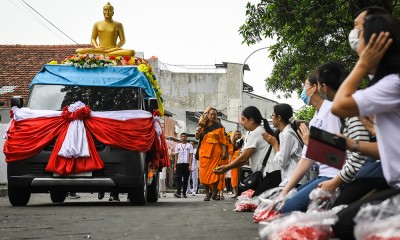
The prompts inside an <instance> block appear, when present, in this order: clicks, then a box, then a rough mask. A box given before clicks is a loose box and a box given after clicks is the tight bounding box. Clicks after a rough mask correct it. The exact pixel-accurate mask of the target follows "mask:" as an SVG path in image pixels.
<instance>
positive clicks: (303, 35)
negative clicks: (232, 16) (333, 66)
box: [239, 0, 400, 93]
mask: <svg viewBox="0 0 400 240" xmlns="http://www.w3.org/2000/svg"><path fill="white" fill-rule="evenodd" d="M366 6H381V7H383V8H385V9H387V10H388V11H389V12H393V14H396V13H399V12H400V7H399V3H398V1H395V0H368V1H365V0H336V1H328V0H261V2H260V3H258V4H254V5H253V4H251V3H247V6H246V8H247V10H246V16H247V19H246V21H245V23H244V24H243V25H242V26H241V27H240V29H239V33H240V34H241V35H242V36H243V39H244V40H243V43H246V44H248V45H252V44H255V43H257V42H260V41H261V40H262V39H266V38H273V39H275V40H276V43H275V44H273V45H272V46H271V47H270V49H269V56H268V57H269V58H271V59H272V60H273V61H274V63H275V65H274V69H273V71H272V74H271V76H269V77H268V78H266V79H265V81H266V88H267V90H269V91H272V92H277V91H278V90H279V91H282V92H284V93H291V92H293V91H294V90H298V89H299V88H300V86H301V83H302V82H304V80H305V79H306V78H307V77H308V75H309V74H310V72H311V71H313V70H314V69H315V68H316V67H317V66H319V65H321V64H323V63H325V62H327V61H341V62H343V63H344V64H345V65H346V66H347V67H348V68H349V69H350V68H352V67H353V65H354V63H355V61H356V59H357V56H356V54H355V53H354V52H353V51H351V49H350V46H349V44H348V33H349V32H350V30H351V29H352V28H353V21H354V17H355V16H356V14H357V13H358V11H359V10H360V9H362V8H364V7H366Z"/></svg>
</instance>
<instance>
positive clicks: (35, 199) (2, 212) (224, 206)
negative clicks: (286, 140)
mask: <svg viewBox="0 0 400 240" xmlns="http://www.w3.org/2000/svg"><path fill="white" fill-rule="evenodd" d="M78 194H79V193H78ZM79 195H81V198H80V199H78V200H72V199H67V200H66V201H65V202H64V203H63V204H53V203H51V200H50V196H49V195H48V194H32V197H31V200H30V202H29V203H28V206H26V207H12V206H11V205H10V203H9V202H8V198H7V197H2V198H0V239H85V238H91V239H113V240H115V239H146V240H147V239H190V240H192V239H210V240H213V239H220V240H224V239H259V237H258V225H257V224H255V223H253V221H252V213H249V212H240V213H238V212H233V211H232V210H233V208H234V202H235V201H234V200H232V199H225V200H221V201H213V200H211V201H210V202H204V201H203V198H204V194H200V195H197V196H195V197H193V196H188V198H187V199H183V198H182V199H177V198H174V197H173V196H172V193H168V194H167V197H166V198H161V199H160V200H159V202H157V203H148V204H146V205H145V206H139V207H138V206H130V205H129V203H128V202H126V195H121V202H109V201H108V197H107V195H106V197H105V198H104V199H103V200H98V199H97V193H95V194H86V193H85V194H79ZM228 196H229V195H228Z"/></svg>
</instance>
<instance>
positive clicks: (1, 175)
mask: <svg viewBox="0 0 400 240" xmlns="http://www.w3.org/2000/svg"><path fill="white" fill-rule="evenodd" d="M7 125H8V124H5V123H0V147H1V152H0V184H4V183H7V164H6V157H5V156H4V153H3V146H4V141H5V139H4V138H3V136H4V133H5V131H6V128H7Z"/></svg>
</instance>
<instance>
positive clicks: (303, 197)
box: [281, 176, 332, 213]
mask: <svg viewBox="0 0 400 240" xmlns="http://www.w3.org/2000/svg"><path fill="white" fill-rule="evenodd" d="M330 179H332V178H331V177H322V176H321V177H317V178H315V179H314V180H311V181H309V182H308V183H306V184H303V185H302V186H300V187H299V188H298V189H297V192H296V193H295V194H294V195H293V196H292V197H291V198H289V199H288V200H287V201H286V202H285V205H283V207H282V209H281V211H282V213H289V212H293V211H302V212H305V211H307V207H308V204H309V202H310V197H309V196H310V193H311V191H312V190H314V189H315V188H316V187H317V186H318V184H319V183H321V182H324V181H327V180H330Z"/></svg>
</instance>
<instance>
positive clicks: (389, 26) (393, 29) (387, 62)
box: [363, 14, 400, 85]
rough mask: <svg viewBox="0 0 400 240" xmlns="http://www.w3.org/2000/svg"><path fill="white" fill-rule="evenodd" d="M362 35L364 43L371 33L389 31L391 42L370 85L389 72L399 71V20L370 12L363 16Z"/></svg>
mask: <svg viewBox="0 0 400 240" xmlns="http://www.w3.org/2000/svg"><path fill="white" fill-rule="evenodd" d="M363 28H364V32H363V37H364V39H365V44H367V43H368V42H369V40H370V39H371V36H372V34H374V33H375V34H376V35H377V36H378V35H379V34H380V33H381V32H389V34H390V38H391V39H392V40H393V42H392V44H391V45H390V47H389V48H388V50H386V52H385V54H384V55H383V57H382V59H381V61H380V62H379V64H378V68H377V70H376V72H375V75H374V77H373V78H372V80H371V83H370V85H373V84H375V83H377V82H378V81H379V80H380V79H382V78H383V77H385V76H387V75H389V74H399V73H400V20H399V19H398V18H397V17H394V16H392V15H389V14H371V15H368V16H365V20H364V25H363Z"/></svg>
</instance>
